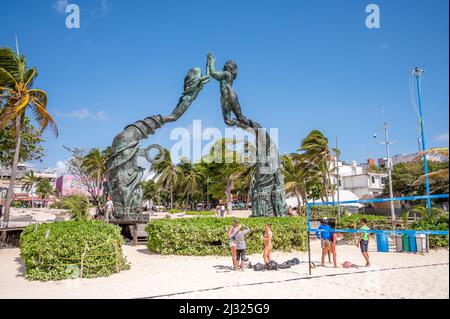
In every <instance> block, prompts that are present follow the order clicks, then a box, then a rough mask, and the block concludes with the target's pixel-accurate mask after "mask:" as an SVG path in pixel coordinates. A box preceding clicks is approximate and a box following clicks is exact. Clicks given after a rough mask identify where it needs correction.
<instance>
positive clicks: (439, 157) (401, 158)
mask: <svg viewBox="0 0 450 319" xmlns="http://www.w3.org/2000/svg"><path fill="white" fill-rule="evenodd" d="M426 156H427V160H428V161H430V162H439V163H444V162H448V158H447V157H446V156H445V155H443V154H438V153H436V154H427V155H426ZM419 157H420V154H419V153H411V154H398V155H395V156H393V157H392V158H391V160H392V164H393V165H397V164H400V163H408V162H414V161H417V159H418V158H419ZM378 166H379V167H382V168H385V167H387V158H385V157H384V158H379V159H378Z"/></svg>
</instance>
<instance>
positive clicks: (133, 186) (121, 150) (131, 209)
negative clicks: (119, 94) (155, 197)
mask: <svg viewBox="0 0 450 319" xmlns="http://www.w3.org/2000/svg"><path fill="white" fill-rule="evenodd" d="M208 80H209V77H208V76H206V77H203V76H202V75H201V71H200V69H199V68H192V69H190V70H189V72H188V73H187V75H186V77H185V79H184V91H183V93H182V95H181V97H180V100H179V102H178V104H177V106H176V107H175V109H174V110H173V112H172V114H171V115H169V116H167V117H163V116H161V115H154V116H149V117H146V118H145V119H143V120H139V121H137V122H135V123H134V124H131V125H128V126H126V127H125V128H124V130H123V131H122V132H120V133H119V134H118V135H117V136H116V137H115V138H114V140H113V143H112V145H111V155H110V156H109V158H108V160H107V162H106V167H107V171H106V175H107V176H108V180H109V186H110V193H111V196H112V199H113V202H114V207H115V211H114V217H116V218H131V217H130V216H131V215H134V214H136V213H138V212H140V211H141V205H142V190H141V187H140V183H141V179H142V176H143V174H144V170H145V169H144V168H143V167H140V166H139V165H138V163H137V158H138V156H144V157H145V158H146V159H147V160H148V161H149V162H150V163H153V162H154V161H156V160H160V159H162V157H163V156H164V150H163V148H162V146H160V145H156V144H153V145H150V146H149V147H147V148H146V149H145V150H144V149H140V148H139V142H140V140H142V139H145V138H147V137H148V136H149V135H153V134H155V131H156V130H157V129H159V128H160V127H162V126H163V125H165V124H167V123H169V122H173V121H176V120H177V119H178V118H179V117H180V116H181V115H182V114H183V113H184V112H186V110H187V109H188V108H189V106H190V105H191V104H192V102H193V101H194V100H195V99H196V98H197V96H198V93H199V92H200V91H201V90H202V88H203V85H204V84H205V83H206V82H208ZM154 148H156V149H158V150H159V154H158V155H157V156H156V157H155V158H151V157H150V155H149V152H150V150H151V149H154Z"/></svg>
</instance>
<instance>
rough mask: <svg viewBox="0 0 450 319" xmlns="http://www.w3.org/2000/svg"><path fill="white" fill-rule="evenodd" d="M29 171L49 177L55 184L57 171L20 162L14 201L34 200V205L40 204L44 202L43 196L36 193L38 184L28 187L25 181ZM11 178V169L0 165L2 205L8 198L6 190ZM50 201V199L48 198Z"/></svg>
mask: <svg viewBox="0 0 450 319" xmlns="http://www.w3.org/2000/svg"><path fill="white" fill-rule="evenodd" d="M29 172H34V175H35V176H36V177H37V178H38V179H41V178H47V179H48V180H49V181H50V183H51V184H52V185H53V186H55V181H56V171H53V170H49V169H35V168H33V167H32V166H30V165H27V164H19V165H18V166H17V177H16V183H15V185H14V195H13V201H21V202H32V203H34V205H37V206H40V205H42V203H41V202H43V200H42V198H40V197H39V195H38V194H37V193H36V185H33V187H30V188H26V187H25V185H24V183H23V180H22V179H23V178H24V177H25V175H26V174H27V173H29ZM10 179H11V169H10V168H8V167H4V166H0V205H1V204H3V205H4V201H5V199H6V192H7V190H8V187H9V181H10ZM46 202H48V199H46Z"/></svg>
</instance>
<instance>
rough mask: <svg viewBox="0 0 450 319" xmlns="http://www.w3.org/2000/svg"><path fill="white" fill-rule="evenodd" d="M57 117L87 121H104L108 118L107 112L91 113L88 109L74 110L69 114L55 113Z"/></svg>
mask: <svg viewBox="0 0 450 319" xmlns="http://www.w3.org/2000/svg"><path fill="white" fill-rule="evenodd" d="M55 115H56V116H59V117H66V118H72V119H77V120H86V119H92V120H100V121H104V120H106V119H107V118H108V116H107V115H106V112H105V111H103V110H102V111H98V112H95V113H93V112H91V111H90V110H89V109H87V108H83V109H77V110H73V111H71V112H67V113H60V112H58V111H55Z"/></svg>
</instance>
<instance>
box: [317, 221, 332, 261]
mask: <svg viewBox="0 0 450 319" xmlns="http://www.w3.org/2000/svg"><path fill="white" fill-rule="evenodd" d="M316 236H317V238H318V239H320V246H321V247H322V259H321V262H322V267H325V256H327V254H328V252H330V251H331V227H330V225H328V219H327V218H326V217H325V218H324V219H322V222H321V224H320V226H319V228H317V231H316Z"/></svg>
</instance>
